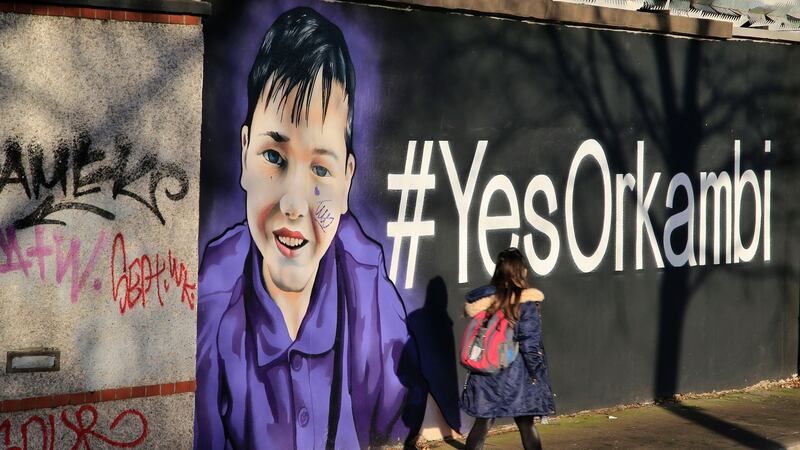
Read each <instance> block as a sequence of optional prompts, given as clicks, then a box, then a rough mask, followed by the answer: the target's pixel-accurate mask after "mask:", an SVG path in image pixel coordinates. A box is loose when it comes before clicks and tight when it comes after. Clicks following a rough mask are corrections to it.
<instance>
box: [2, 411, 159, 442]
mask: <svg viewBox="0 0 800 450" xmlns="http://www.w3.org/2000/svg"><path fill="white" fill-rule="evenodd" d="M70 412H71V411H70V410H69V409H65V410H63V411H61V414H60V419H61V423H62V424H63V425H64V426H65V427H67V428H68V429H69V430H71V431H72V432H73V433H75V442H74V443H73V444H72V447H71V450H77V449H79V448H84V449H86V450H91V448H92V446H91V443H92V440H91V439H90V438H94V439H98V440H100V441H102V442H105V443H106V444H108V445H110V446H112V447H119V448H133V447H138V446H139V444H141V443H142V442H144V440H145V439H146V438H147V434H148V424H147V419H146V418H145V416H144V414H142V413H141V412H139V411H137V410H135V409H126V410H125V411H122V412H121V413H119V414H118V415H117V417H116V418H115V419H114V420H113V421H112V422H111V426H110V427H109V432H113V431H114V430H115V429H116V428H117V427H118V426H120V425H121V424H122V423H123V421H124V420H125V419H126V418H127V417H129V416H132V417H134V418H135V419H129V420H127V421H125V425H126V426H132V425H134V423H133V422H134V421H138V422H139V424H140V425H141V428H142V431H141V432H140V433H139V436H138V437H137V438H136V439H134V440H132V441H118V440H116V439H114V438H112V437H109V436H108V435H106V434H104V433H102V432H100V431H97V430H96V429H95V426H96V425H97V409H96V408H95V407H94V406H93V405H83V406H81V407H80V408H79V409H78V410H77V411H75V412H74V414H73V415H74V421H73V420H72V419H70V417H69V416H70V414H69V413H70ZM31 427H34V428H33V429H32V428H31ZM37 429H38V433H37V434H38V435H40V436H41V437H40V439H41V443H42V445H41V448H42V450H53V449H54V447H55V441H56V416H55V415H54V414H48V415H47V420H46V421H45V419H44V418H43V417H41V416H37V415H33V416H30V417H28V419H27V420H26V421H25V422H23V423H22V425H20V427H19V434H20V436H21V440H20V441H17V442H19V443H20V444H21V445H12V443H11V442H12V438H13V433H12V431H13V430H12V427H11V421H10V420H9V419H6V420H4V421H3V422H2V423H0V435H2V436H3V444H4V445H5V450H26V449H28V448H37V447H33V446H31V445H30V444H31V442H39V440H34V439H32V437H31V436H32V435H30V434H29V432H31V431H32V430H37ZM34 433H36V431H34Z"/></svg>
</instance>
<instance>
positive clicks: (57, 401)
mask: <svg viewBox="0 0 800 450" xmlns="http://www.w3.org/2000/svg"><path fill="white" fill-rule="evenodd" d="M69 397H70V395H69V394H60V395H54V396H53V408H58V407H59V406H66V405H69Z"/></svg>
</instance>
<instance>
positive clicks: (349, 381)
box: [194, 214, 425, 449]
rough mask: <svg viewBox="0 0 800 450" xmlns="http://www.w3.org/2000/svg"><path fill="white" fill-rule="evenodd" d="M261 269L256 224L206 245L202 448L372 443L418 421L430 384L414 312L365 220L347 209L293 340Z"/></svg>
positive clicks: (397, 435) (200, 344) (198, 444)
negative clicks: (409, 314) (410, 323)
mask: <svg viewBox="0 0 800 450" xmlns="http://www.w3.org/2000/svg"><path fill="white" fill-rule="evenodd" d="M260 266H261V256H260V254H259V252H258V250H257V248H256V247H255V244H254V243H252V240H251V238H250V233H249V230H248V228H247V224H246V223H243V224H239V225H237V226H235V227H233V228H232V229H230V230H228V231H227V232H226V233H225V234H223V235H222V236H221V237H219V238H217V239H216V240H214V241H212V242H211V243H210V244H209V245H208V247H207V249H206V253H205V256H204V259H203V263H202V264H201V268H200V276H199V301H198V305H199V306H198V332H197V393H196V399H195V402H196V403H195V409H196V411H195V441H194V446H195V448H196V449H233V448H237V449H267V448H270V449H275V448H280V449H288V448H299V449H312V448H313V449H323V448H326V447H327V448H342V449H355V448H366V447H368V446H373V445H379V444H382V443H385V442H392V441H397V440H402V439H404V438H405V437H406V436H407V435H408V434H409V428H411V429H414V427H418V423H406V422H415V421H417V420H421V415H420V416H419V417H417V414H415V413H413V412H412V413H409V410H408V409H409V408H420V407H421V408H424V401H425V393H424V390H423V389H422V388H421V386H420V383H419V381H418V380H419V379H420V378H419V375H418V374H419V369H418V364H417V361H416V355H417V353H416V347H415V346H414V343H413V341H412V340H411V339H410V338H409V334H408V331H407V328H406V323H405V320H406V313H405V309H404V307H403V303H402V301H401V299H400V297H399V295H398V293H397V291H396V290H395V288H394V285H393V284H392V282H391V281H390V280H389V279H388V277H387V276H386V269H385V266H384V261H383V253H382V250H381V248H380V246H379V245H378V244H377V243H375V242H374V241H372V240H371V239H369V238H368V237H367V236H366V235H365V234H364V232H363V231H362V230H361V227H360V225H359V224H358V222H357V221H356V220H355V218H353V217H352V216H350V215H349V214H345V215H343V216H342V217H341V223H340V225H339V229H338V231H337V235H336V238H335V239H334V241H333V243H332V245H331V246H330V248H329V249H328V251H327V253H326V254H325V255H324V256H323V258H322V260H321V261H320V267H319V270H318V271H317V277H316V280H315V282H314V287H313V290H312V294H311V301H310V304H309V306H308V311H307V313H306V316H305V318H304V319H303V322H302V325H301V326H300V329H299V331H298V334H297V338H296V340H295V341H294V342H292V340H291V339H290V338H289V334H288V331H287V329H286V326H285V324H284V321H283V316H282V315H281V312H280V310H279V309H278V307H277V305H275V303H274V301H272V299H271V298H270V297H269V294H268V293H267V291H266V289H265V288H264V285H263V281H262V279H261V275H260V274H261V273H262V272H261V269H260ZM404 419H405V420H404Z"/></svg>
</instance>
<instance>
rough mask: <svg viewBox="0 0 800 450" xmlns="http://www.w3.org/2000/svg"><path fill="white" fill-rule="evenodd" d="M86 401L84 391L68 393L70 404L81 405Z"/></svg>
mask: <svg viewBox="0 0 800 450" xmlns="http://www.w3.org/2000/svg"><path fill="white" fill-rule="evenodd" d="M84 403H86V392H78V393H77V394H70V395H69V404H70V405H82V404H84Z"/></svg>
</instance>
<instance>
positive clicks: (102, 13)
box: [94, 9, 111, 20]
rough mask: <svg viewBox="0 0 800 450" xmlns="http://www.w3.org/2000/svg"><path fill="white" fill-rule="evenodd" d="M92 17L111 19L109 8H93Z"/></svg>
mask: <svg viewBox="0 0 800 450" xmlns="http://www.w3.org/2000/svg"><path fill="white" fill-rule="evenodd" d="M94 18H95V19H100V20H111V10H108V9H95V10H94Z"/></svg>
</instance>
